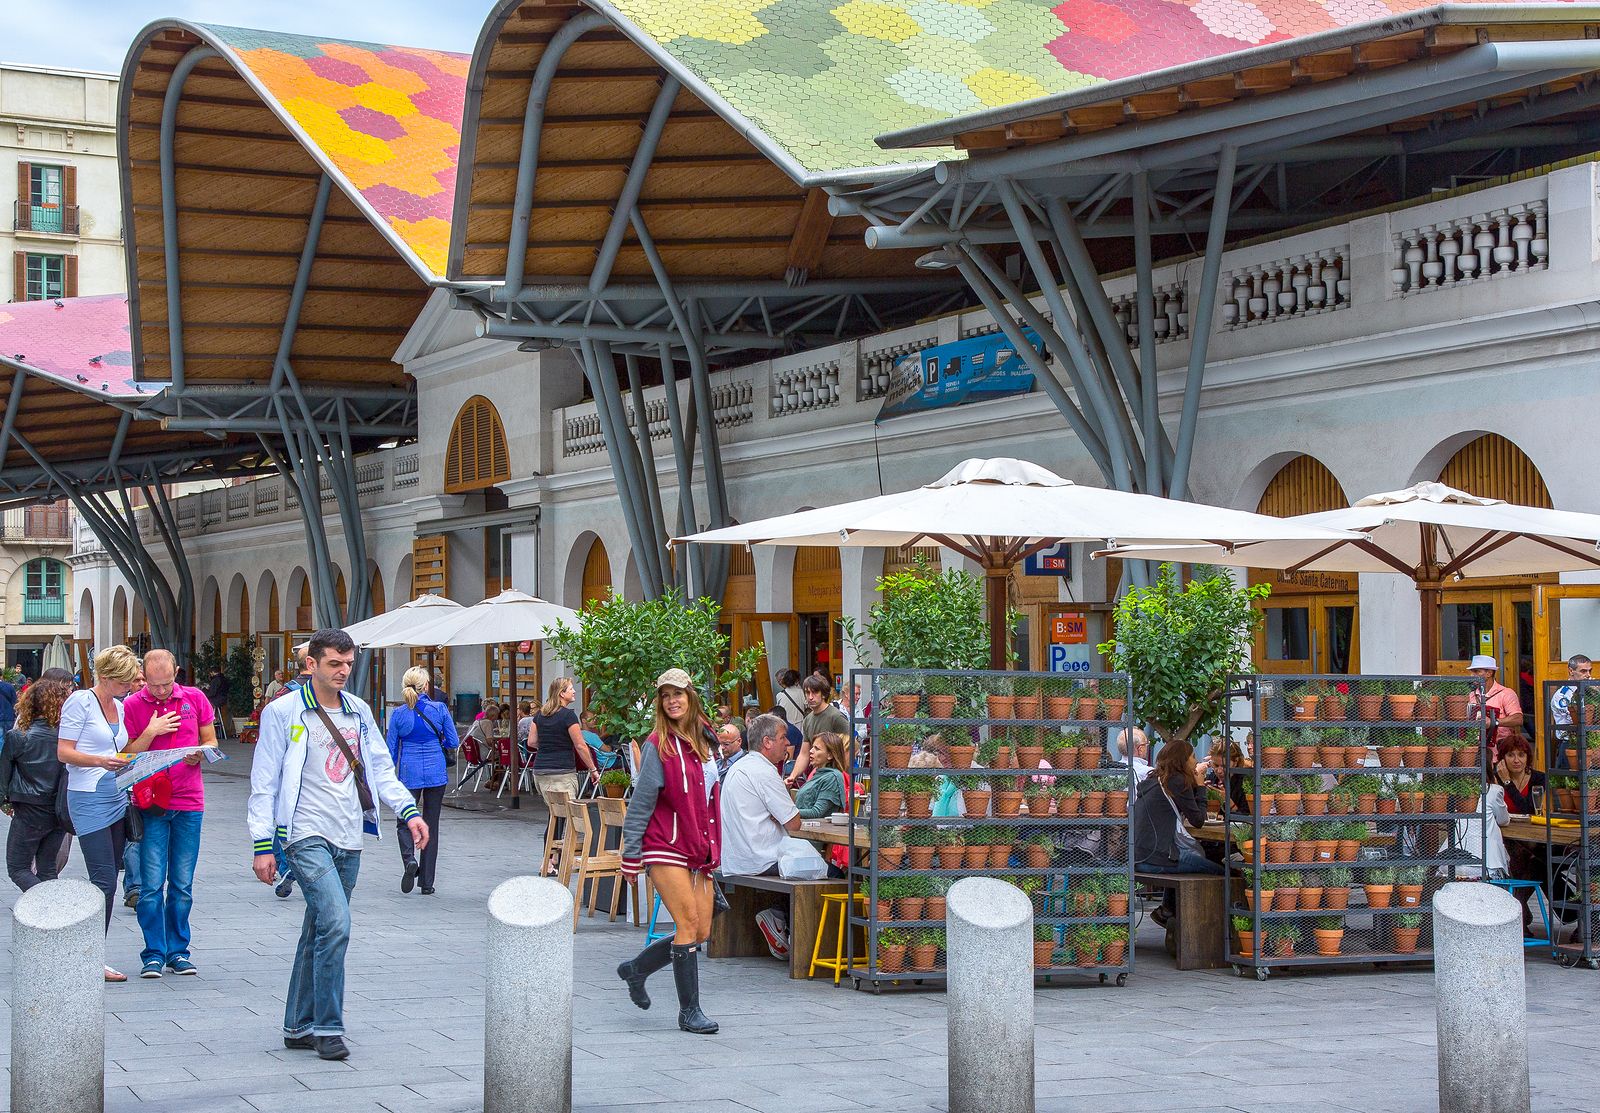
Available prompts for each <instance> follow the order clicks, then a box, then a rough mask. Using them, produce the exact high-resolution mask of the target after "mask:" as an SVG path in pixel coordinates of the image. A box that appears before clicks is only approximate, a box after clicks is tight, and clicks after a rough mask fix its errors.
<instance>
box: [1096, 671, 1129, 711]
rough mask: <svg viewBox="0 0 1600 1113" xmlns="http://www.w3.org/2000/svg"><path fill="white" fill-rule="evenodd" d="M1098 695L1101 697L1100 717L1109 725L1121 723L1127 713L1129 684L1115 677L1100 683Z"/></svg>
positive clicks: (1107, 678) (1097, 690)
mask: <svg viewBox="0 0 1600 1113" xmlns="http://www.w3.org/2000/svg"><path fill="white" fill-rule="evenodd" d="M1096 694H1097V695H1099V697H1100V717H1101V718H1102V719H1104V720H1105V721H1106V722H1108V723H1115V722H1119V721H1120V720H1121V719H1122V717H1123V716H1124V715H1125V714H1126V713H1127V708H1128V682H1127V681H1125V680H1118V679H1116V678H1115V677H1109V676H1108V677H1105V678H1104V679H1102V680H1101V681H1100V684H1099V687H1098V688H1097V689H1096Z"/></svg>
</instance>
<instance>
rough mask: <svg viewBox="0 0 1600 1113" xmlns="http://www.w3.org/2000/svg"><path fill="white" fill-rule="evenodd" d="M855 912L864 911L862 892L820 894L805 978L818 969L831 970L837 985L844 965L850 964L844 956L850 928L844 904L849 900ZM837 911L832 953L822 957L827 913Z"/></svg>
mask: <svg viewBox="0 0 1600 1113" xmlns="http://www.w3.org/2000/svg"><path fill="white" fill-rule="evenodd" d="M852 898H853V903H854V904H855V908H856V911H857V912H861V913H865V912H866V908H867V898H866V896H865V895H864V894H862V893H824V894H822V915H821V916H820V917H818V919H817V938H816V942H814V943H812V944H811V968H810V969H809V970H807V971H806V977H807V978H814V977H816V976H817V971H818V970H832V971H833V984H834V985H838V984H839V979H840V978H842V977H843V976H844V971H845V967H847V966H849V965H850V960H849V959H847V958H846V957H845V953H844V940H845V933H846V932H847V931H849V930H850V914H849V912H848V911H846V909H847V907H848V906H847V905H846V904H845V901H846V900H851V899H852ZM832 911H837V912H838V914H839V929H838V931H836V932H834V936H833V955H832V957H824V956H823V954H822V940H823V938H824V937H825V936H826V935H827V933H828V913H829V912H832Z"/></svg>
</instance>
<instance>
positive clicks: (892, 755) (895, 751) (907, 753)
mask: <svg viewBox="0 0 1600 1113" xmlns="http://www.w3.org/2000/svg"><path fill="white" fill-rule="evenodd" d="M883 765H884V768H885V769H908V768H910V766H911V747H910V746H885V747H883Z"/></svg>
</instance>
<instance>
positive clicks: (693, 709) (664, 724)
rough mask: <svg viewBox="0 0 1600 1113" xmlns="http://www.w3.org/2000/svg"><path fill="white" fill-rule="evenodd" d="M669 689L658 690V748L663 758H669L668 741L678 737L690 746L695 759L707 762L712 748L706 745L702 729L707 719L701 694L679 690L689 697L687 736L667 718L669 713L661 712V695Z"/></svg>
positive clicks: (687, 689)
mask: <svg viewBox="0 0 1600 1113" xmlns="http://www.w3.org/2000/svg"><path fill="white" fill-rule="evenodd" d="M669 687H671V685H666V684H664V685H662V686H661V687H660V688H657V689H656V708H655V710H656V722H655V738H656V748H657V749H658V750H660V751H661V756H662V758H663V759H665V758H666V756H667V740H668V739H669V738H672V737H673V736H674V735H676V736H677V737H678V738H680V739H682V740H683V741H684V742H687V743H688V744H689V748H690V749H691V750H693V751H694V756H695V757H697V758H699V759H700V760H701V761H705V760H706V759H708V758H709V757H710V756H711V747H710V746H708V745H706V739H705V734H704V732H703V731H701V729H700V723H701V720H702V719H704V718H705V712H704V711H703V710H702V709H701V706H700V693H699V692H697V691H695V690H694V689H693V688H679V689H677V690H678V691H680V692H683V693H684V694H685V695H687V696H688V697H689V710H688V712H687V713H686V714H685V715H684V718H686V719H688V720H689V731H688V734H685V733H684V732H683V731H680V730H679V729H678V725H677V724H676V723H674V722H673V721H672V720H671V719H669V718H667V713H666V712H665V711H663V710H661V693H662V692H664V691H666V689H667V688H669Z"/></svg>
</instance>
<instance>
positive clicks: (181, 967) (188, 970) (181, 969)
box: [167, 957, 200, 974]
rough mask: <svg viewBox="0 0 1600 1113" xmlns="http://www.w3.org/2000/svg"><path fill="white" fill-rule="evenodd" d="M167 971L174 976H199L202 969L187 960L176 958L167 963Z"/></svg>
mask: <svg viewBox="0 0 1600 1113" xmlns="http://www.w3.org/2000/svg"><path fill="white" fill-rule="evenodd" d="M167 969H168V970H171V971H172V972H173V973H174V974H198V973H200V968H199V967H198V966H196V965H195V964H194V963H192V962H190V961H189V960H188V959H186V958H181V957H180V958H175V959H173V960H172V961H171V962H168V963H167Z"/></svg>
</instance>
